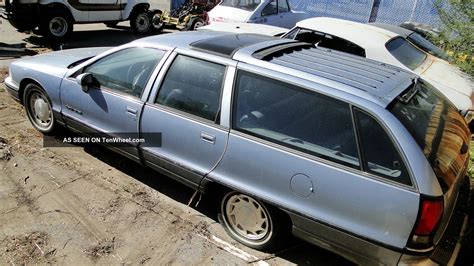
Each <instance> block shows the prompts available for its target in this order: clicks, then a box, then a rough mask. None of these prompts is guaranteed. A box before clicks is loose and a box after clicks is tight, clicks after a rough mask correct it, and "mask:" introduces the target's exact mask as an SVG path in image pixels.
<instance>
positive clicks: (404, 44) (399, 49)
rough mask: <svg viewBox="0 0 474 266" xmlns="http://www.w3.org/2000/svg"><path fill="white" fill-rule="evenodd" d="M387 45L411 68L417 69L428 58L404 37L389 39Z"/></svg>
mask: <svg viewBox="0 0 474 266" xmlns="http://www.w3.org/2000/svg"><path fill="white" fill-rule="evenodd" d="M385 47H386V48H387V50H388V51H389V52H390V53H391V54H392V55H393V56H394V57H395V58H396V59H397V60H398V61H400V62H401V63H402V64H404V65H405V66H406V67H408V68H409V69H411V70H414V69H416V68H417V67H418V66H419V65H421V63H423V61H425V58H426V54H425V53H424V52H423V51H421V50H420V49H418V48H416V47H415V46H413V44H411V43H410V42H408V41H407V40H405V39H404V38H402V37H398V38H395V39H392V40H390V41H388V42H387V43H386V44H385Z"/></svg>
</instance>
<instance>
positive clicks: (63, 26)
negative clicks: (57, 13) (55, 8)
mask: <svg viewBox="0 0 474 266" xmlns="http://www.w3.org/2000/svg"><path fill="white" fill-rule="evenodd" d="M67 27H68V25H67V21H66V20H65V19H64V18H62V17H55V18H53V19H51V21H50V22H49V31H50V32H51V34H53V35H54V36H56V37H61V36H64V35H65V34H66V32H67Z"/></svg>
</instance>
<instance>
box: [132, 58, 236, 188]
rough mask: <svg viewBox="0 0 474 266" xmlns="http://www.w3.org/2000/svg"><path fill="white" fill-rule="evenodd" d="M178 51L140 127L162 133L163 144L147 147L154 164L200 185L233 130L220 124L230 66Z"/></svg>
mask: <svg viewBox="0 0 474 266" xmlns="http://www.w3.org/2000/svg"><path fill="white" fill-rule="evenodd" d="M175 55H176V57H175V58H174V59H173V60H172V63H171V66H170V67H169V68H168V70H167V72H166V75H164V77H163V80H162V82H160V83H159V85H158V83H157V86H156V88H155V89H154V93H152V95H155V96H153V97H151V98H150V99H149V101H148V102H147V104H146V105H145V107H144V110H143V115H142V123H141V131H142V132H143V133H144V134H147V133H148V132H152V133H153V132H160V133H162V142H161V144H160V143H151V145H147V146H146V147H143V156H144V158H145V161H146V163H147V164H148V165H150V166H151V167H154V168H157V169H158V170H164V171H166V172H168V173H170V174H171V176H173V177H175V178H177V179H178V180H179V181H181V182H183V183H185V184H187V185H190V186H194V187H197V185H198V184H199V183H200V181H201V179H202V178H203V176H204V175H206V174H207V173H209V172H210V171H211V169H213V168H214V166H215V165H216V164H217V163H218V162H219V160H220V158H221V157H222V154H223V153H224V150H225V147H226V144H227V137H228V134H229V131H228V128H225V127H222V126H220V125H219V121H220V111H221V97H222V88H223V86H224V79H225V75H226V69H227V66H226V64H224V63H222V62H219V63H215V61H210V60H202V59H199V58H197V57H193V56H187V55H183V54H175ZM216 58H217V57H216ZM162 72H163V71H162ZM160 78H161V77H160ZM229 82H232V80H231V79H230V80H229Z"/></svg>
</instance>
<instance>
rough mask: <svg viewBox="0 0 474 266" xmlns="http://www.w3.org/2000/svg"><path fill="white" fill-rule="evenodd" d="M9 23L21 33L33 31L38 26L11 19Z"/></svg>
mask: <svg viewBox="0 0 474 266" xmlns="http://www.w3.org/2000/svg"><path fill="white" fill-rule="evenodd" d="M9 22H10V24H11V25H12V26H13V27H14V28H15V29H17V30H18V31H19V32H24V31H31V30H34V29H35V28H36V27H37V25H36V24H35V23H33V22H24V21H21V20H16V19H11V20H9Z"/></svg>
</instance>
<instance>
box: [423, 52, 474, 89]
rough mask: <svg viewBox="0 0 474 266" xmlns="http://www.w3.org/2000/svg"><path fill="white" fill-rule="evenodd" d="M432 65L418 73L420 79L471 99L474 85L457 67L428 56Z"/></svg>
mask: <svg viewBox="0 0 474 266" xmlns="http://www.w3.org/2000/svg"><path fill="white" fill-rule="evenodd" d="M429 60H432V63H431V64H430V65H429V67H427V68H426V69H424V70H423V72H421V73H419V75H420V76H421V77H423V78H424V79H426V80H428V81H429V82H430V83H432V84H433V85H435V87H438V86H442V87H448V88H451V89H452V90H455V91H457V92H459V93H462V94H464V95H466V96H468V97H471V94H472V90H473V88H474V83H473V81H472V80H471V79H469V77H468V76H467V75H466V74H464V73H462V72H461V71H460V70H459V69H458V68H457V67H455V66H453V65H451V64H449V63H448V62H446V61H444V60H441V59H438V58H435V57H434V56H430V59H429Z"/></svg>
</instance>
